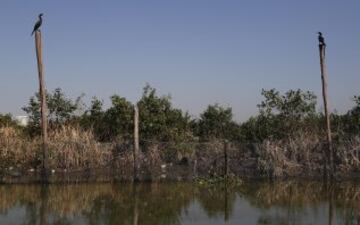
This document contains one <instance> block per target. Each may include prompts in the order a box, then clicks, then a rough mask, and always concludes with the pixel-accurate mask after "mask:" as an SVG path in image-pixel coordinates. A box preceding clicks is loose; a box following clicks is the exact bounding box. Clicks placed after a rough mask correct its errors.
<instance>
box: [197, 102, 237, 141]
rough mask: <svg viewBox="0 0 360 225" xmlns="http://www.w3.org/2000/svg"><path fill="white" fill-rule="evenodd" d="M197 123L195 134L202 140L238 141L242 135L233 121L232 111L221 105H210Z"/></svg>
mask: <svg viewBox="0 0 360 225" xmlns="http://www.w3.org/2000/svg"><path fill="white" fill-rule="evenodd" d="M196 123H197V128H196V131H195V132H196V133H197V135H198V136H199V137H200V139H202V140H209V139H217V138H221V139H237V136H238V135H239V134H240V131H239V126H238V125H237V124H236V123H235V122H234V121H233V113H232V109H231V108H230V107H227V108H224V107H222V106H220V105H219V104H214V105H209V106H208V107H207V109H206V110H205V111H204V112H203V113H201V115H200V119H199V120H198V121H197V122H196Z"/></svg>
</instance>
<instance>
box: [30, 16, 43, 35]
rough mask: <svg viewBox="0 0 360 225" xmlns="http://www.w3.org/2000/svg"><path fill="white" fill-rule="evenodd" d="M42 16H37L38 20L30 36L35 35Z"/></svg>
mask: <svg viewBox="0 0 360 225" xmlns="http://www.w3.org/2000/svg"><path fill="white" fill-rule="evenodd" d="M42 16H43V14H42V13H40V14H39V20H38V21H37V22H36V23H35V26H34V30H33V32H32V33H31V36H32V35H33V34H34V33H35V31H37V30H38V29H39V28H40V26H41V24H42Z"/></svg>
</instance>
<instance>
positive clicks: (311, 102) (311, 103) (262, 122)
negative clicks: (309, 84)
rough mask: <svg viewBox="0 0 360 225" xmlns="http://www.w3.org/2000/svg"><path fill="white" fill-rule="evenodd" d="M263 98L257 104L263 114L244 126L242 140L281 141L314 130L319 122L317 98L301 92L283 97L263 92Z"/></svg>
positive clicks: (275, 92)
mask: <svg viewBox="0 0 360 225" xmlns="http://www.w3.org/2000/svg"><path fill="white" fill-rule="evenodd" d="M261 94H262V96H263V97H264V98H265V99H264V100H263V101H262V102H261V103H260V104H258V108H259V112H260V114H259V115H258V116H257V117H253V118H251V119H250V120H249V121H247V122H245V123H244V124H243V125H242V133H243V136H244V137H245V138H247V139H248V140H249V141H262V140H264V139H266V138H275V139H281V138H284V137H289V136H293V135H296V133H297V132H300V131H308V130H311V129H313V127H314V126H313V125H314V124H316V122H317V120H318V115H317V113H316V96H315V94H313V93H312V92H310V91H306V92H305V91H302V90H300V89H298V90H289V91H287V92H286V93H285V94H283V95H282V94H280V92H279V91H277V90H275V89H270V90H264V89H263V90H262V92H261ZM249 129H251V130H249Z"/></svg>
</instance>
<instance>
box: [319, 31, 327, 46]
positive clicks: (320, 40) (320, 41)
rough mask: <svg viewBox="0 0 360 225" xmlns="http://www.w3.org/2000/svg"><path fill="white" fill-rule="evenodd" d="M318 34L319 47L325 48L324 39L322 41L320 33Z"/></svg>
mask: <svg viewBox="0 0 360 225" xmlns="http://www.w3.org/2000/svg"><path fill="white" fill-rule="evenodd" d="M318 34H319V36H318V40H319V45H322V46H326V44H325V39H324V37H323V36H322V33H321V32H318Z"/></svg>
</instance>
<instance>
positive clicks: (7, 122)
mask: <svg viewBox="0 0 360 225" xmlns="http://www.w3.org/2000/svg"><path fill="white" fill-rule="evenodd" d="M1 127H18V123H17V122H16V121H15V120H13V118H12V115H11V114H10V113H8V114H1V113H0V128H1Z"/></svg>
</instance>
